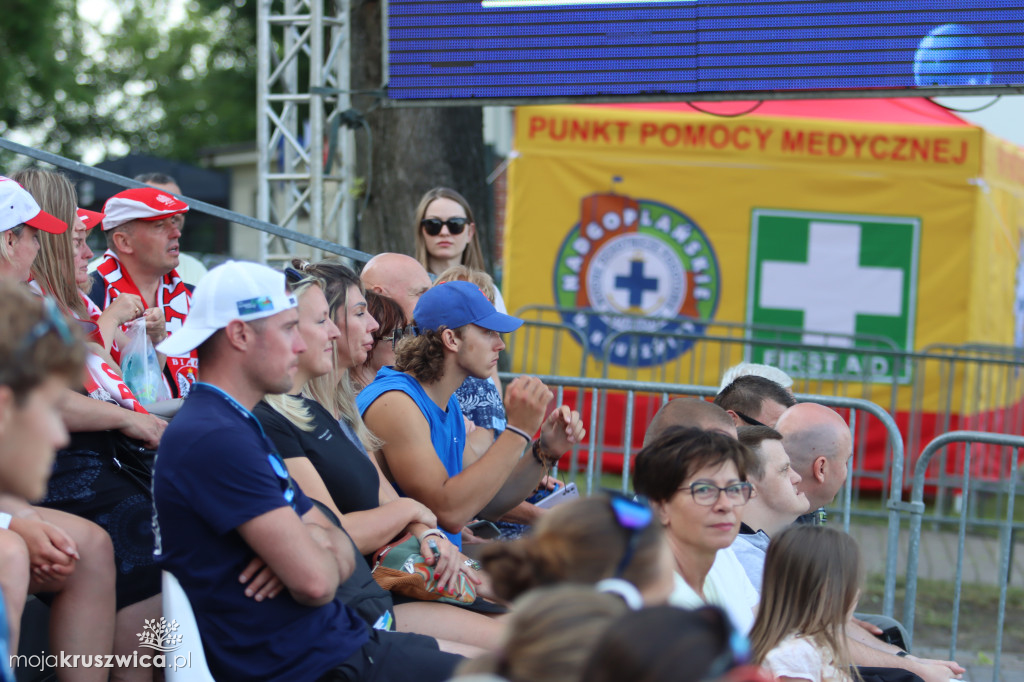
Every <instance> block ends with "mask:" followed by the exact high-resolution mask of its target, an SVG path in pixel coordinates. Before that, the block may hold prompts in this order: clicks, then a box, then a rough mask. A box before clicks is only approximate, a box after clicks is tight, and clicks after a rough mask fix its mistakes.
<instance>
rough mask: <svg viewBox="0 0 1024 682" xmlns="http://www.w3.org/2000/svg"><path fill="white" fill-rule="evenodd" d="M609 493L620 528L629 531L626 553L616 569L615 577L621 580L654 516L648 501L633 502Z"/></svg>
mask: <svg viewBox="0 0 1024 682" xmlns="http://www.w3.org/2000/svg"><path fill="white" fill-rule="evenodd" d="M607 492H608V502H609V504H611V507H612V513H614V514H615V520H616V522H618V524H619V526H621V527H622V528H625V529H626V530H627V531H629V539H628V540H627V541H626V551H625V552H623V554H622V559H620V560H619V565H618V566H617V567H616V568H615V577H616V578H621V577H622V573H623V572H624V571H625V570H626V567H627V566H629V562H630V561H632V560H633V554H635V553H636V546H637V544H639V542H640V534H641V533H642V532H643V531H644V529H645V528H647V526H649V525H651V521H652V520H653V519H654V514H653V513H652V512H651V508H650V506H649V505H648V504H647V502H646V500H642V501H637V500H631V499H629V498H628V497H626V496H625V495H623V494H622V493H619V492H615V491H612V490H609V491H607Z"/></svg>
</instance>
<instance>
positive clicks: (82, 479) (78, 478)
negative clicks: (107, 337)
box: [3, 170, 166, 680]
mask: <svg viewBox="0 0 1024 682" xmlns="http://www.w3.org/2000/svg"><path fill="white" fill-rule="evenodd" d="M18 177H20V178H21V179H22V180H23V181H24V182H25V184H26V189H28V191H29V193H30V194H31V195H32V196H33V197H36V199H37V200H38V202H39V204H40V205H42V206H44V210H46V211H47V212H49V213H52V214H53V215H55V216H58V217H59V219H60V220H61V221H64V222H66V223H67V224H68V225H73V224H74V222H75V220H76V219H77V205H76V204H77V195H76V194H75V189H74V186H73V185H72V184H71V182H70V181H69V180H68V179H67V178H66V177H65V176H63V175H61V174H59V173H53V172H49V171H38V170H33V171H26V172H23V173H21V174H19V176H18ZM47 236H54V237H57V236H59V237H62V238H64V239H67V240H68V246H70V235H68V234H52V235H47ZM45 252H46V253H47V254H48V255H47V256H46V257H44V258H42V259H37V258H33V261H32V263H31V265H32V267H33V270H32V272H33V274H34V275H35V278H34V279H35V281H36V283H37V284H36V286H35V287H34V289H35V291H36V292H37V293H41V292H42V291H44V289H43V287H44V286H45V287H46V289H45V291H46V293H47V294H48V298H52V296H50V294H51V292H52V291H61V292H71V293H70V294H66V295H64V296H62V297H61V298H60V299H58V302H60V301H61V300H62V299H64V298H67V297H68V296H72V297H73V296H77V295H78V294H77V291H76V289H75V274H74V273H75V267H74V260H73V258H74V254H73V252H72V250H71V248H63V247H60V248H51V249H47V250H45ZM44 282H45V283H46V284H45V285H44V284H43V283H44ZM63 312H66V313H68V314H71V315H73V316H79V313H78V312H77V310H76V309H74V308H70V309H68V310H65V311H63ZM102 352H103V349H102V348H101V347H99V346H97V345H94V344H90V345H89V348H88V350H87V354H86V370H87V371H86V372H85V373H84V374H83V377H82V379H83V382H82V385H81V387H80V390H70V389H68V390H66V391H65V394H64V399H63V400H62V404H61V411H62V417H63V420H64V425H65V427H66V428H67V430H68V431H69V432H70V434H71V442H70V443H69V444H68V445H67V447H65V448H63V449H61V450H60V451H58V453H57V458H56V462H55V465H54V467H53V471H52V473H51V476H50V483H49V488H48V490H47V493H46V496H45V498H44V499H43V500H42V502H41V503H40V504H41V507H39V508H36V507H29V506H28V505H27V504H26V503H24V502H20V503H19V502H13V501H12V502H9V504H11V505H16V509H15V510H14V511H13V513H14V514H15V516H17V517H19V518H25V519H26V520H30V521H33V522H35V527H34V529H33V530H32V531H31V532H32V533H33V535H32V538H31V541H30V540H29V538H26V542H27V543H28V545H29V550H30V555H31V557H32V562H33V569H34V572H33V581H34V583H33V584H35V583H36V582H40V581H42V582H43V583H44V585H43V589H42V591H43V592H44V594H45V593H48V592H55V593H56V594H54V595H53V596H52V603H53V608H54V609H63V608H65V607H63V606H62V605H63V604H64V603H65V602H67V603H68V604H69V605H70V606H69V607H67V608H69V609H70V610H71V611H70V613H72V614H73V615H67V616H59V617H55V620H54V622H60V623H61V627H60V628H58V629H55V630H54V631H53V632H55V633H57V635H56V636H57V637H58V638H74V639H72V640H70V641H72V642H74V643H73V644H72V645H69V646H66V647H65V648H64V651H69V652H70V651H73V650H74V651H82V653H86V650H87V651H88V653H98V652H100V651H102V650H103V646H106V647H107V649H108V650H109V644H106V645H100V644H99V642H101V641H107V642H109V641H110V639H111V638H112V639H113V642H114V645H113V650H114V653H121V654H124V653H127V654H131V653H132V651H134V650H135V648H136V647H137V646H138V629H139V623H140V622H142V621H143V620H144V619H146V618H149V619H152V618H159V617H160V612H161V605H160V570H159V569H158V568H157V566H156V563H155V561H154V559H153V534H152V530H151V523H150V521H151V517H152V501H151V498H150V497H149V488H148V485H147V484H146V483H145V482H143V481H140V480H138V479H136V478H134V477H132V476H129V475H127V474H125V473H124V470H123V469H122V467H121V466H120V462H119V460H118V459H117V442H118V440H119V439H121V438H122V437H123V436H127V437H129V438H132V439H137V440H138V441H141V442H142V443H143V444H144V445H146V446H147V447H150V448H155V447H156V446H157V444H158V443H159V440H160V435H161V434H162V433H163V430H164V428H165V427H166V422H164V421H162V420H161V419H159V418H157V417H155V416H153V415H151V414H148V413H147V412H146V410H145V409H144V408H143V407H142V406H141V405H140V404H139V403H138V401H137V400H135V398H134V396H133V395H131V392H130V391H129V390H128V388H127V386H124V385H123V381H121V379H120V376H119V375H118V373H117V369H116V365H114V366H111V365H107V364H106V360H105V359H104V358H102V357H100V355H98V354H99V353H102ZM111 362H112V361H111ZM3 511H7V509H4V510H3ZM90 522H92V523H90ZM44 524H45V525H44ZM19 525H21V524H19ZM54 529H56V530H54ZM57 531H60V533H58V532H57ZM103 531H106V533H104V532H103ZM108 534H109V537H108ZM67 539H70V540H73V543H71V544H65V543H66V541H67ZM111 543H112V544H113V557H111V556H110V553H111V549H110V545H111ZM62 546H63V547H67V548H68V549H70V550H71V552H68V551H64V552H62V553H61V552H57V551H56V549H57V548H59V547H62ZM46 557H50V559H49V560H48V561H46V560H44V559H45V558H46ZM115 568H116V571H115ZM76 576H78V577H76ZM44 579H45V580H44ZM115 579H116V581H115ZM103 581H106V582H105V583H104V582H103ZM80 582H85V583H86V585H85V586H83V587H80V588H78V589H80V590H81V595H88V596H89V598H91V599H94V600H95V599H101V598H107V593H106V592H105V590H106V591H109V588H111V587H113V588H114V589H115V592H114V595H112V596H115V597H116V610H117V613H116V620H115V619H114V618H113V617H111V619H110V620H109V621H108V620H105V619H104V618H102V617H96V616H95V614H97V613H103V612H104V611H106V610H107V608H108V607H107V606H103V605H97V606H94V607H86V606H84V605H83V604H84V602H82V601H81V599H83V598H84V597H82V596H79V597H78V598H77V599H78V601H76V600H75V599H73V598H70V597H68V595H66V594H65V592H66V591H67V590H68V589H73V588H76V587H78V585H79V583H80ZM104 584H105V585H106V587H101V585H104ZM72 594H74V592H72ZM43 599H44V601H51V597H50V596H44V597H43ZM111 615H112V616H113V613H112V614H111ZM86 640H88V641H86ZM98 670H99V672H97V669H96V668H92V669H87V668H80V669H77V672H71V673H68V674H69V675H80V676H83V679H84V676H88V675H92V676H93V677H95V678H96V679H99V677H100V676H101V675H100V673H102V672H103V671H102V669H98ZM62 674H64V673H62ZM113 675H114V678H115V679H119V680H122V679H125V680H127V679H131V680H148V679H152V669H151V668H141V667H140V668H118V669H115V671H114V673H113ZM68 679H71V678H70V677H69V678H68Z"/></svg>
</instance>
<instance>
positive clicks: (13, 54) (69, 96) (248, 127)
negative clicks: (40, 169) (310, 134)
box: [0, 0, 256, 161]
mask: <svg viewBox="0 0 1024 682" xmlns="http://www.w3.org/2000/svg"><path fill="white" fill-rule="evenodd" d="M16 4H18V5H23V8H22V9H19V10H17V11H14V12H9V13H8V17H7V18H6V19H5V21H4V22H2V23H0V86H2V87H3V92H4V97H3V98H2V99H0V134H3V135H8V134H9V132H10V131H17V132H18V134H19V137H20V138H21V139H28V140H29V143H30V144H33V145H36V146H41V147H43V148H45V149H47V150H49V151H55V152H58V153H62V154H65V155H67V156H73V157H74V156H80V155H81V153H82V151H83V150H84V149H86V148H95V147H96V146H101V147H103V148H105V149H107V150H112V149H119V150H120V151H124V148H125V147H128V148H129V149H130V150H131V151H133V152H139V153H147V154H152V155H155V156H165V157H169V158H176V159H181V160H185V161H191V160H194V159H195V156H196V152H197V150H199V149H200V148H202V147H205V146H210V145H215V144H228V143H232V142H242V141H251V140H253V139H255V133H256V111H255V108H256V81H255V75H256V30H255V25H256V3H255V2H254V1H252V0H235V2H228V3H224V2H221V1H220V0H186V2H185V3H184V7H182V5H181V3H180V2H178V1H176V0H107V2H106V4H104V3H101V2H96V1H95V0H93V1H91V2H86V1H85V0H77V2H76V0H32V1H31V2H27V1H26V0H16ZM104 6H106V7H107V8H108V10H109V11H104V12H102V13H101V14H102V15H101V16H82V14H80V13H84V12H89V11H97V10H96V8H97V7H104ZM182 10H183V11H184V17H183V18H182V17H181V13H182ZM108 14H109V16H108ZM118 14H119V15H120V16H119V17H118V16H117V15H118Z"/></svg>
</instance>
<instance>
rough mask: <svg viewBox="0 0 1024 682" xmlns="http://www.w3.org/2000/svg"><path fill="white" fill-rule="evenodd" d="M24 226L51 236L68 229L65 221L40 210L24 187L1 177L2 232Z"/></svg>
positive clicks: (0, 209)
mask: <svg viewBox="0 0 1024 682" xmlns="http://www.w3.org/2000/svg"><path fill="white" fill-rule="evenodd" d="M22 224H25V225H28V226H29V227H34V228H36V229H37V230H42V231H43V232H49V233H51V234H60V233H62V232H65V231H67V229H68V224H67V223H65V222H64V221H63V220H61V219H59V218H55V217H53V216H52V215H50V214H49V213H47V212H46V211H44V210H42V209H41V208H39V204H37V203H36V200H35V199H34V198H32V195H31V194H29V193H28V191H27V190H26V189H25V188H24V187H22V186H21V185H19V184H18V183H16V182H15V181H14V180H11V179H10V178H5V177H3V176H2V175H0V232H6V231H7V230H12V229H14V228H15V227H17V226H18V225H22Z"/></svg>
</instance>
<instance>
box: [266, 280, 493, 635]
mask: <svg viewBox="0 0 1024 682" xmlns="http://www.w3.org/2000/svg"><path fill="white" fill-rule="evenodd" d="M298 264H299V265H300V266H301V265H302V264H301V263H298ZM342 268H344V269H343V270H342ZM311 273H319V274H325V273H331V274H332V275H333V276H334V277H333V278H332V280H331V281H330V282H328V281H324V280H323V279H320V278H319V277H317V276H315V275H313V274H311ZM286 274H287V276H288V280H289V284H290V285H291V287H292V291H293V292H294V293H295V295H296V297H297V300H298V312H299V327H298V328H299V333H300V334H301V336H302V338H303V340H304V341H305V342H306V346H307V349H306V351H305V352H304V353H302V354H300V355H299V367H298V371H297V372H296V375H295V379H294V383H293V385H292V389H291V391H289V394H288V395H283V396H277V395H272V396H268V397H267V398H266V399H265V400H264V401H263V402H261V403H260V404H259V405H258V406H257V407H256V409H255V410H254V413H255V414H256V417H257V418H258V419H259V420H260V423H261V424H262V425H263V428H264V429H265V431H266V433H267V436H269V437H270V439H271V440H272V441H273V442H274V444H275V445H276V446H277V448H278V452H279V453H280V455H281V456H282V457H283V458H284V461H285V466H286V467H287V468H288V472H289V474H291V476H292V478H293V479H294V480H295V481H296V483H298V484H299V486H300V487H301V488H302V490H303V491H305V492H306V494H307V495H309V496H310V497H311V498H313V499H315V500H317V501H319V502H321V503H323V504H324V505H325V506H326V507H327V508H328V509H329V510H330V511H331V512H332V513H333V514H334V515H335V516H336V517H337V518H338V519H339V520H340V523H341V526H342V528H344V530H345V531H346V532H347V533H348V534H349V536H350V537H351V538H352V541H353V542H354V543H355V545H356V547H357V548H358V549H359V552H360V553H361V554H363V555H371V554H373V553H374V551H376V550H377V549H378V548H380V547H382V546H383V545H385V544H387V543H389V542H391V541H392V540H394V539H395V538H396V537H397V536H400V535H402V534H403V533H405V532H410V533H412V534H413V535H414V536H416V537H417V538H420V539H421V550H422V554H423V556H424V557H425V558H427V560H428V561H431V562H435V564H434V565H435V566H436V569H437V570H436V572H437V574H438V575H439V576H440V578H439V580H438V583H439V585H440V587H441V588H442V589H446V590H454V589H455V585H456V580H457V578H458V576H459V575H460V574H467V575H469V576H470V577H471V579H473V580H474V582H477V583H479V578H476V577H475V576H473V575H472V573H473V571H472V570H471V569H469V567H468V566H466V564H465V563H464V561H465V559H464V557H462V555H461V554H459V553H458V552H457V551H453V550H454V548H453V547H451V546H450V543H448V542H447V541H445V540H443V539H441V538H439V532H438V531H436V530H434V528H435V527H436V525H437V519H436V518H435V517H434V515H433V514H432V513H431V512H430V510H428V509H427V508H426V507H424V506H423V505H422V504H420V503H419V502H417V501H415V500H413V499H411V498H401V497H399V496H398V495H397V494H396V493H395V491H394V489H393V488H391V486H390V485H389V484H388V483H387V481H386V480H385V479H384V477H383V476H382V475H381V473H380V471H379V470H378V469H377V467H376V466H375V463H374V460H373V459H372V458H370V457H367V456H366V455H365V454H364V453H363V452H361V451H360V450H359V448H358V447H357V446H355V445H354V443H353V442H352V440H350V436H349V435H347V434H346V433H345V431H344V430H343V429H342V428H341V425H340V423H339V421H338V418H337V417H336V416H335V415H334V414H332V413H331V412H330V411H329V410H328V409H327V408H326V407H325V406H324V405H323V404H321V403H320V402H318V401H317V400H315V399H314V398H312V397H310V395H311V391H309V389H310V387H311V383H312V382H313V381H314V380H316V379H319V378H321V377H328V376H330V375H331V374H333V373H334V368H335V362H337V363H338V365H340V366H342V367H343V368H344V369H345V370H347V369H351V367H352V366H353V365H355V364H357V363H362V362H363V361H365V359H366V355H367V353H368V351H369V342H368V339H369V337H370V334H371V333H372V332H373V331H374V330H376V329H377V323H376V322H375V321H374V320H373V318H372V317H371V316H370V315H369V314H368V313H367V312H366V301H365V299H364V298H363V293H362V290H361V289H360V286H359V279H358V278H357V277H356V275H355V273H353V272H352V271H351V270H349V269H348V268H345V266H342V265H338V264H320V265H315V266H305V268H304V270H302V271H299V270H296V269H293V268H289V269H288V270H287V271H286ZM325 293H326V294H327V295H328V296H330V297H331V300H332V301H333V302H334V303H335V308H336V310H334V311H332V309H331V305H330V303H329V301H328V296H325ZM332 313H333V314H332ZM338 322H340V326H341V327H343V328H344V331H345V333H342V331H341V330H339V325H338ZM346 381H347V378H346ZM350 390H351V389H350ZM362 429H364V430H365V426H363V427H362ZM435 553H436V554H435ZM268 596H273V594H272V593H271V594H269V595H268ZM394 614H395V624H396V625H397V628H398V630H399V631H401V632H417V633H419V634H424V635H428V636H431V637H436V638H437V639H439V640H440V641H442V645H443V646H444V647H446V648H447V650H454V651H456V652H458V653H464V652H465V653H469V651H467V650H466V649H465V648H463V647H462V646H460V645H469V646H470V647H479V648H487V647H490V646H493V645H494V643H495V642H496V641H497V637H498V635H499V632H500V626H499V625H498V623H497V622H496V621H493V620H491V619H490V618H487V617H486V616H483V615H480V614H476V613H472V612H470V611H466V610H464V609H460V608H458V607H455V606H451V605H449V604H441V603H435V602H422V601H412V602H408V603H399V604H396V605H395V607H394ZM450 643H455V646H454V647H453V646H451V644H450Z"/></svg>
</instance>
